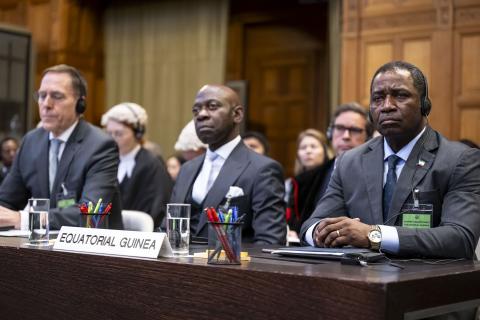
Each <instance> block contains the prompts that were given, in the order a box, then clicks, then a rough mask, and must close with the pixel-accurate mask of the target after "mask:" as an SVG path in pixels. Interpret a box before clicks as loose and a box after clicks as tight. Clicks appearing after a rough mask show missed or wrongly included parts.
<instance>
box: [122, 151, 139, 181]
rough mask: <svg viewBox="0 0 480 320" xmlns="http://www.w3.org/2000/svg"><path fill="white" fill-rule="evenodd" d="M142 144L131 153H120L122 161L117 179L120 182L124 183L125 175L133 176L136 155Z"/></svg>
mask: <svg viewBox="0 0 480 320" xmlns="http://www.w3.org/2000/svg"><path fill="white" fill-rule="evenodd" d="M140 148H141V146H140V145H137V146H136V147H135V148H133V149H132V151H130V152H129V153H127V154H125V155H120V163H119V164H118V172H117V179H118V183H122V181H123V179H125V176H127V177H128V178H130V177H131V176H132V172H133V168H135V157H136V156H137V153H138V152H139V151H140Z"/></svg>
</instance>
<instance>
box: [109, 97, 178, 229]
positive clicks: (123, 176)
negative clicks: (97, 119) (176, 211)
mask: <svg viewBox="0 0 480 320" xmlns="http://www.w3.org/2000/svg"><path fill="white" fill-rule="evenodd" d="M146 124H147V113H146V111H145V109H144V108H142V107H141V106H140V105H138V104H136V103H132V102H122V103H120V104H117V105H115V106H113V107H112V108H111V109H110V110H108V111H107V112H106V113H105V114H104V115H103V116H102V126H104V128H105V131H106V132H107V133H108V134H110V135H111V136H112V137H113V139H114V140H115V142H116V143H117V145H118V149H119V151H120V164H119V166H118V172H117V179H118V183H119V184H120V194H121V198H122V205H123V209H126V210H138V211H143V212H146V213H148V214H150V215H151V216H152V218H153V221H154V224H155V226H156V227H158V226H159V225H160V222H161V221H162V219H163V216H164V214H165V205H166V204H167V202H168V199H169V197H170V192H171V190H172V180H171V179H170V176H169V175H168V173H167V170H166V168H165V165H164V164H163V161H162V160H161V159H159V158H158V157H157V156H156V155H154V154H153V153H151V152H150V151H148V150H146V149H145V148H143V146H142V142H143V136H144V134H145V130H146Z"/></svg>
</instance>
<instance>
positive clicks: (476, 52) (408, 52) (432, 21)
mask: <svg viewBox="0 0 480 320" xmlns="http://www.w3.org/2000/svg"><path fill="white" fill-rule="evenodd" d="M343 4H344V6H343V35H342V79H341V100H342V101H343V102H346V101H352V100H357V101H360V102H361V103H362V104H363V105H368V104H369V98H370V93H369V90H370V88H369V87H370V81H371V77H372V75H373V73H374V72H375V70H376V69H377V68H378V67H380V66H381V65H382V64H384V63H386V62H388V61H390V60H406V61H409V62H411V63H413V64H415V65H417V66H418V67H419V68H420V69H422V71H423V72H424V73H425V75H426V76H427V78H428V81H429V94H430V98H431V100H432V102H433V108H432V113H431V115H430V116H429V122H430V123H431V125H432V126H433V127H434V128H435V129H437V130H439V131H440V132H441V133H442V134H444V135H445V136H447V137H449V138H451V139H460V138H468V139H471V140H473V141H475V142H476V143H477V144H478V143H480V128H479V124H480V1H479V0H402V1H399V0H369V1H367V0H364V1H358V0H345V1H344V3H343Z"/></svg>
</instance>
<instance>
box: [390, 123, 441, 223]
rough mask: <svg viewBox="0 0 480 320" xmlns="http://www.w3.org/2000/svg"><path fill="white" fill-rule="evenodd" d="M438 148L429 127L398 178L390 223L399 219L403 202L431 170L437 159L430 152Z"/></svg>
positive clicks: (391, 207)
mask: <svg viewBox="0 0 480 320" xmlns="http://www.w3.org/2000/svg"><path fill="white" fill-rule="evenodd" d="M437 148H438V142H437V140H436V138H435V133H434V132H433V130H432V129H431V128H430V127H427V129H426V130H425V133H424V135H423V137H421V138H420V139H419V140H418V141H417V143H416V145H415V147H414V148H413V150H412V152H411V153H410V156H409V157H408V159H407V162H406V163H405V166H404V167H403V169H402V173H401V174H400V177H399V178H398V181H397V185H396V188H395V193H394V194H393V198H392V204H391V206H390V211H389V213H388V220H387V221H388V223H387V224H388V225H394V224H395V221H396V220H397V219H394V217H395V215H399V213H400V210H401V209H402V206H403V204H404V203H405V201H406V200H407V198H408V196H409V195H410V194H411V193H412V192H413V189H414V188H415V187H416V186H417V185H418V183H419V182H420V181H421V180H422V179H423V177H424V176H425V175H426V174H427V172H428V171H429V170H430V168H431V166H432V165H433V162H434V160H435V154H434V153H432V152H430V151H433V150H435V149H437Z"/></svg>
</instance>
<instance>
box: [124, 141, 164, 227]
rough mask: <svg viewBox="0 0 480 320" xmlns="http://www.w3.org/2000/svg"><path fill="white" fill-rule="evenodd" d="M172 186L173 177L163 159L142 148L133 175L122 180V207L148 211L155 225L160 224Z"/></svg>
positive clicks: (136, 157)
mask: <svg viewBox="0 0 480 320" xmlns="http://www.w3.org/2000/svg"><path fill="white" fill-rule="evenodd" d="M125 179H127V178H125ZM172 186H173V183H172V179H171V178H170V175H169V174H168V172H167V170H166V168H165V164H164V163H163V161H162V160H160V158H158V157H156V156H155V155H153V154H152V153H151V152H149V151H148V150H146V149H144V148H141V149H140V151H139V152H138V153H137V155H136V156H135V167H134V168H133V171H132V176H131V177H130V178H128V180H124V181H122V185H121V187H122V188H121V196H122V207H123V209H128V210H139V211H143V212H147V213H148V214H150V215H151V216H152V218H153V220H154V222H155V226H158V225H160V222H161V221H162V219H163V217H164V215H165V206H166V204H167V202H168V199H169V198H170V193H171V192H172Z"/></svg>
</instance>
